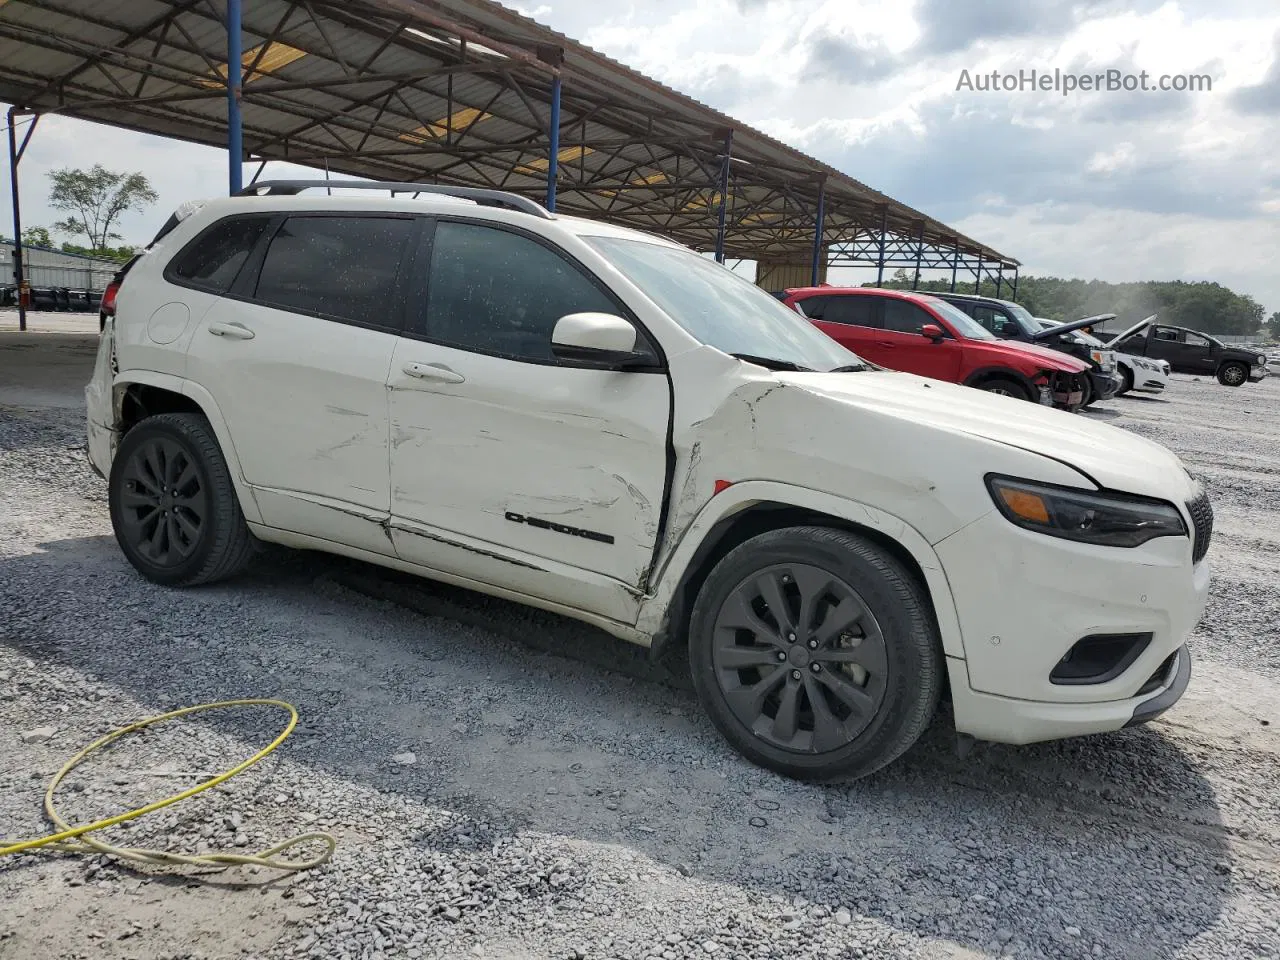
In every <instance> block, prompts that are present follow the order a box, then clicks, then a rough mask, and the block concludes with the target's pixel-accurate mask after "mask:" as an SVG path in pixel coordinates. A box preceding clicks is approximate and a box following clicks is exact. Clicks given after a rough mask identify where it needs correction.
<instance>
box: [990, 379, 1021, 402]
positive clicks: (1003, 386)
mask: <svg viewBox="0 0 1280 960" xmlns="http://www.w3.org/2000/svg"><path fill="white" fill-rule="evenodd" d="M978 389H979V390H985V391H986V392H987V393H994V394H996V395H997V396H1001V397H1013V398H1014V399H1016V400H1030V399H1031V397H1030V396H1029V395H1028V394H1027V391H1026V390H1025V389H1024V388H1023V386H1022V384H1020V383H1018V382H1017V381H1016V380H1006V379H1004V378H1003V377H1000V378H996V379H993V380H985V381H983V382H982V383H980V384H978Z"/></svg>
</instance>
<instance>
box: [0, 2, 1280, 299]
mask: <svg viewBox="0 0 1280 960" xmlns="http://www.w3.org/2000/svg"><path fill="white" fill-rule="evenodd" d="M508 5H509V6H513V7H516V8H517V9H519V10H520V11H521V12H523V13H525V14H528V15H531V16H533V17H534V18H535V19H537V20H539V21H540V22H542V23H545V24H548V25H550V26H552V27H554V28H555V29H557V30H560V31H561V32H563V33H566V34H568V35H569V36H572V37H574V38H576V39H578V40H580V41H581V42H584V43H586V44H587V45H589V46H592V47H594V48H596V49H598V50H601V51H602V52H604V53H607V54H608V55H610V56H612V57H614V58H615V59H617V60H620V61H622V62H623V63H626V64H628V65H629V66H632V67H634V68H636V69H638V70H640V71H642V72H643V73H646V74H648V75H650V76H653V77H655V78H657V79H659V80H661V81H663V82H665V83H667V84H668V85H670V86H673V87H675V88H676V89H679V90H681V91H683V92H685V93H687V94H689V95H691V96H693V97H695V98H697V99H699V100H701V101H703V102H704V103H707V104H709V105H711V106H713V107H716V108H717V109H719V110H722V111H723V112H725V113H728V114H730V115H732V116H734V117H735V118H737V119H739V120H741V121H743V122H744V123H747V124H750V125H751V126H753V127H756V128H757V129H760V130H763V131H765V132H766V133H769V134H772V135H773V136H775V137H778V138H780V139H783V140H785V141H787V142H789V143H791V144H793V145H794V146H796V147H797V148H799V149H801V150H803V151H804V152H806V153H808V154H810V155H812V156H815V157H817V158H818V159H820V160H823V161H825V162H827V163H829V164H831V165H832V166H834V167H837V168H838V169H840V170H843V171H844V172H845V173H848V174H850V175H851V176H853V177H856V178H857V179H859V180H861V181H863V182H864V183H867V184H869V185H870V186H872V187H874V188H875V189H877V190H880V191H882V192H884V193H887V194H889V195H890V196H893V197H895V198H897V199H899V200H901V201H903V202H905V203H908V204H910V205H912V206H914V207H916V208H918V209H920V210H923V211H925V212H926V213H928V214H930V215H931V216H933V217H936V218H937V219H939V220H942V221H943V222H945V223H948V224H951V225H952V226H954V227H956V228H957V229H959V230H960V231H962V232H964V233H966V234H968V235H969V236H971V237H974V238H976V239H979V240H981V241H982V242H984V243H986V244H988V245H990V246H992V247H994V248H995V249H997V250H1000V251H1001V252H1003V253H1005V254H1007V255H1011V256H1013V257H1016V258H1017V259H1019V260H1021V261H1022V262H1023V272H1024V273H1032V274H1040V275H1046V274H1047V275H1053V276H1071V277H1083V278H1085V279H1099V280H1110V281H1131V280H1175V279H1182V280H1216V281H1218V282H1221V283H1223V284H1225V285H1227V286H1229V287H1231V288H1232V289H1235V290H1237V291H1238V292H1240V293H1246V294H1249V295H1251V296H1253V297H1254V298H1255V299H1257V300H1259V301H1260V302H1261V303H1262V304H1263V306H1264V307H1265V309H1266V312H1267V314H1268V315H1270V314H1271V313H1272V312H1274V311H1280V269H1277V267H1276V263H1277V259H1278V255H1280V148H1277V143H1280V2H1278V0H1163V2H1162V0H1037V2H1029V0H611V2H610V3H608V4H602V3H600V2H599V0H523V2H521V3H514V2H509V3H508ZM1033 69H1034V70H1037V71H1038V72H1040V73H1042V74H1043V73H1045V72H1047V73H1048V74H1050V75H1052V74H1053V72H1054V71H1055V70H1057V71H1060V73H1061V74H1071V75H1073V76H1078V75H1090V76H1091V75H1093V74H1096V73H1105V72H1106V71H1107V70H1114V71H1118V72H1119V74H1120V75H1126V74H1131V75H1134V76H1137V75H1138V74H1139V73H1140V72H1142V71H1146V72H1147V74H1148V78H1149V83H1151V84H1153V85H1154V84H1155V83H1157V82H1158V80H1159V78H1160V77H1161V76H1162V75H1169V76H1175V75H1176V76H1178V77H1179V78H1182V77H1186V76H1188V75H1192V74H1195V75H1207V76H1208V77H1209V78H1210V79H1211V86H1212V89H1211V90H1200V91H1195V92H1192V91H1183V92H1175V91H1159V90H1148V91H1141V90H1135V91H1132V92H1126V91H1123V90H1119V91H1107V90H1101V91H1098V90H1090V91H1084V90H1075V91H1073V92H1071V93H1070V94H1067V95H1064V94H1063V92H1061V90H1057V91H1055V90H1048V91H1043V90H1036V89H1020V90H1012V91H1006V90H1003V89H996V90H994V91H993V90H990V89H981V88H982V87H983V86H989V83H987V82H985V78H987V77H989V75H990V74H991V72H992V71H998V72H1000V73H1001V74H1014V75H1017V74H1018V73H1019V71H1026V72H1028V73H1029V72H1030V71H1031V70H1033ZM91 161H100V162H102V163H104V164H105V165H106V166H108V167H111V168H114V169H129V170H134V169H136V170H140V171H142V172H143V173H145V174H146V175H147V176H148V177H149V178H150V179H151V181H152V184H153V186H154V187H155V188H156V190H157V191H158V192H159V194H160V203H159V205H158V207H157V208H156V209H153V210H152V211H151V212H150V213H148V214H146V215H136V214H131V215H129V216H128V217H127V218H126V219H125V221H124V223H123V226H122V230H121V232H122V233H123V234H124V235H125V237H126V239H127V240H130V241H145V240H146V239H148V238H149V237H150V235H151V234H152V233H153V232H154V230H155V228H156V226H157V225H158V223H159V222H160V221H161V220H163V217H164V216H166V215H167V213H168V212H169V211H170V210H171V209H172V208H173V207H176V206H177V205H178V204H180V203H182V202H183V201H185V200H188V199H190V198H192V197H199V196H208V195H210V194H211V193H213V192H217V191H220V190H221V189H223V184H225V182H226V173H225V155H224V154H222V153H221V152H219V151H216V150H213V149H210V148H203V147H197V146H192V145H189V144H182V143H177V142H174V141H166V140H163V139H160V138H156V137H150V136H146V135H143V134H136V133H131V132H128V131H123V130H114V129H110V128H106V127H101V126H98V125H94V124H88V123H85V122H81V121H75V120H69V119H65V118H53V117H47V118H45V119H44V120H42V121H41V124H40V127H39V129H38V130H37V133H36V135H35V137H34V138H33V140H32V143H31V146H30V148H29V149H28V151H27V154H26V156H25V157H24V159H23V162H22V178H23V184H24V189H23V222H24V225H48V224H50V223H52V222H53V221H54V220H55V219H57V218H58V215H57V214H55V213H54V212H53V211H51V210H49V209H48V207H47V205H46V204H45V202H44V201H45V198H46V195H47V172H48V170H50V169H52V168H55V167H59V166H68V165H75V166H88V165H90V162H91ZM0 162H2V161H0ZM6 172H7V171H6ZM287 172H288V168H287V167H286V166H285V165H283V164H273V165H271V166H269V167H268V170H267V174H266V175H267V176H273V175H275V176H279V175H284V174H286V173H287ZM3 193H4V196H3V198H2V199H0V232H3V233H6V234H8V233H11V232H12V230H11V226H10V224H11V214H10V212H9V202H8V196H7V193H8V191H3ZM160 211H164V212H163V214H162V213H160ZM842 279H845V280H861V279H865V278H864V277H862V276H861V275H858V274H855V273H852V272H847V271H840V272H835V273H833V274H832V280H833V281H836V282H840V281H841V280H842Z"/></svg>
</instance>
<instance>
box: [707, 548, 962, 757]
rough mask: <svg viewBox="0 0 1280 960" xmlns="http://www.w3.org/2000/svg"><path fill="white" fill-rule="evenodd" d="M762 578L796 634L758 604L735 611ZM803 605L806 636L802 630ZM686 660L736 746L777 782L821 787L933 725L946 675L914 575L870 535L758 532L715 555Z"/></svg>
mask: <svg viewBox="0 0 1280 960" xmlns="http://www.w3.org/2000/svg"><path fill="white" fill-rule="evenodd" d="M788 571H790V573H788ZM788 576H790V577H791V579H790V580H788V579H787V577H788ZM802 580H803V581H805V582H804V583H802V582H801V581H802ZM761 583H764V584H766V587H765V589H766V590H770V589H771V587H769V586H768V585H769V584H772V585H773V586H774V587H776V588H777V589H778V590H780V591H781V593H777V594H774V596H775V600H776V603H780V604H783V605H785V606H786V608H787V610H786V612H785V614H784V617H785V618H787V620H788V624H789V625H790V624H794V630H795V631H796V632H795V633H794V634H792V633H790V632H789V631H788V630H786V629H785V627H784V628H783V629H782V630H779V629H778V625H779V623H778V621H777V620H773V622H772V623H771V622H770V620H772V619H773V617H774V614H773V613H772V611H773V609H774V605H767V606H765V607H764V608H763V609H764V612H763V613H760V612H759V602H760V601H754V600H748V601H746V602H745V604H744V602H743V600H744V598H746V597H748V596H749V595H751V594H752V593H753V592H754V591H755V589H756V587H757V585H759V584H761ZM814 584H817V585H818V586H817V588H816V589H813V590H808V588H809V587H810V586H811V585H814ZM806 590H808V593H806ZM850 595H852V596H850ZM762 596H763V594H761V597H762ZM804 596H809V597H811V598H816V599H810V601H808V603H805V602H804V601H802V600H801V599H800V598H801V597H804ZM824 597H825V599H824ZM839 597H844V598H848V599H838V598H839ZM832 601H837V602H834V603H833V602H832ZM846 603H849V604H850V605H849V606H847V607H846V606H845V604H846ZM805 609H808V611H809V614H810V615H809V621H810V623H809V627H808V629H807V630H805V629H802V628H801V627H800V625H799V620H800V615H801V614H802V613H803V612H804V610H805ZM744 611H755V613H754V617H755V619H754V620H752V621H751V622H752V624H753V626H751V627H748V628H746V629H745V630H743V629H738V628H737V627H736V623H737V621H738V620H739V619H741V618H742V616H743V612H744ZM841 611H845V612H843V613H842V612H841ZM818 614H821V616H818ZM851 614H856V615H855V616H854V617H853V619H850V617H851ZM751 615H752V614H751V613H750V612H748V613H747V614H746V616H747V617H748V618H750V617H751ZM868 616H869V618H870V619H869V620H868V619H866V618H867V617H868ZM855 626H856V629H857V632H858V633H860V634H861V635H862V636H861V637H854V636H853V631H854V629H855ZM757 627H759V628H760V629H762V630H764V631H769V638H766V637H765V636H764V634H763V633H760V632H757V629H756V628H757ZM806 635H807V639H806ZM821 637H825V639H819V638H821ZM744 640H745V642H744ZM819 644H821V645H820V646H818V645H819ZM788 645H789V646H788ZM784 648H785V649H784ZM864 648H865V649H864ZM779 657H785V658H786V659H787V661H788V662H779V661H778V659H777V658H779ZM748 659H751V660H753V662H752V664H751V665H747V666H741V664H743V663H745V662H746V661H747V660H748ZM864 661H865V662H864ZM689 663H690V671H691V673H692V676H693V684H694V688H695V689H696V690H697V692H698V697H699V699H700V700H701V701H702V704H703V707H704V708H705V709H706V711H707V713H708V714H709V715H710V717H711V720H712V722H713V723H714V724H715V726H716V728H717V729H718V730H719V731H720V732H721V734H723V735H724V737H725V739H727V740H728V741H729V742H730V743H731V744H732V745H733V746H734V747H735V748H736V749H737V750H738V751H739V752H741V753H742V754H743V755H744V756H745V757H746V758H747V759H748V760H750V761H751V762H753V763H756V764H758V765H760V766H762V767H765V768H767V769H769V770H773V771H775V772H776V773H780V774H782V775H784V776H788V777H793V778H796V779H800V780H819V781H821V780H837V779H856V778H859V777H865V776H868V775H870V774H872V773H875V772H876V771H877V770H879V769H881V768H882V767H884V766H886V765H888V764H890V763H892V762H893V761H894V760H896V759H897V758H898V757H900V756H901V755H902V754H903V753H905V752H906V751H907V750H908V749H909V748H910V747H911V746H912V745H913V744H914V743H915V742H916V741H917V740H918V739H919V738H920V736H921V734H923V733H924V731H925V730H926V728H927V727H928V726H929V723H930V721H931V720H932V718H933V715H934V712H935V711H936V709H937V706H938V701H939V697H940V694H941V690H942V685H943V669H944V664H943V656H942V649H941V644H940V642H939V639H938V631H937V626H936V624H935V622H934V618H933V614H932V609H931V607H930V604H929V600H928V597H927V595H926V593H925V591H924V589H923V588H922V586H921V585H920V584H919V583H918V582H917V580H916V579H915V577H914V576H912V574H911V573H909V572H908V571H907V570H906V569H905V568H904V567H903V566H902V564H901V563H900V562H899V561H897V560H896V559H895V558H894V557H893V556H892V555H890V554H889V553H888V552H886V551H885V550H883V549H881V548H880V547H878V546H876V545H875V544H873V543H871V542H870V541H869V540H867V539H865V538H863V537H860V536H858V535H856V534H852V533H848V532H845V531H842V530H834V529H829V528H825V527H790V528H786V529H782V530H775V531H771V532H769V533H764V534H761V535H760V536H757V537H753V538H752V539H750V540H748V541H747V542H746V543H743V544H742V545H741V546H738V547H736V548H735V549H734V550H732V551H730V552H729V553H728V554H727V555H726V556H725V557H724V558H723V559H722V560H720V562H719V563H717V564H716V566H715V568H714V569H713V570H712V571H711V574H710V575H709V576H708V577H707V580H706V582H705V583H704V584H703V586H702V589H701V590H700V591H699V593H698V598H697V601H696V602H695V603H694V607H693V614H692V616H691V618H690V629H689ZM815 664H817V665H816V666H815ZM823 664H826V668H825V670H824V668H823ZM855 667H856V669H855ZM766 668H767V672H766ZM860 674H862V675H864V676H860ZM762 689H766V690H767V691H768V692H767V693H766V694H765V695H763V696H761V695H760V694H759V693H758V691H760V690H762ZM793 690H794V692H793ZM815 698H816V700H815ZM757 700H759V701H760V704H761V706H760V707H759V708H757V707H756V706H755V701H757ZM748 701H750V703H749V704H748ZM864 701H865V702H864ZM788 703H789V704H790V710H789V711H787V712H786V714H785V717H784V705H786V704H788ZM851 704H857V705H858V706H857V707H856V708H855V707H852V706H850V705H851ZM771 706H772V709H773V714H772V715H770V714H769V710H770V707H771ZM757 709H758V710H759V713H758V715H756V714H754V713H752V711H755V710H757ZM846 711H847V713H846ZM744 714H745V715H746V716H748V717H753V716H754V718H755V719H754V722H753V723H752V724H748V723H747V722H746V721H745V720H744V719H743V715H744ZM787 717H789V718H792V719H791V721H790V722H789V723H786V722H784V720H785V718H787ZM780 718H783V719H780ZM829 721H834V723H833V722H829ZM820 726H821V730H822V732H821V733H820V732H819V727H820ZM764 727H768V729H767V730H765V729H764ZM780 727H781V730H782V732H781V733H780V732H779V730H780ZM788 735H789V737H790V739H789V740H787V741H786V743H785V744H784V743H781V742H780V740H781V739H782V738H786V737H787V736H788Z"/></svg>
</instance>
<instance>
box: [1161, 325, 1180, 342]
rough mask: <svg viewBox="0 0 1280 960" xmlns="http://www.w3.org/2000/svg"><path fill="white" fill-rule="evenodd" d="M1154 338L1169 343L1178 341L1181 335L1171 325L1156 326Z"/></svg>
mask: <svg viewBox="0 0 1280 960" xmlns="http://www.w3.org/2000/svg"><path fill="white" fill-rule="evenodd" d="M1156 339H1157V340H1165V341H1167V342H1169V343H1179V342H1181V340H1182V337H1181V335H1180V334H1179V332H1178V331H1177V330H1174V329H1172V328H1171V327H1156Z"/></svg>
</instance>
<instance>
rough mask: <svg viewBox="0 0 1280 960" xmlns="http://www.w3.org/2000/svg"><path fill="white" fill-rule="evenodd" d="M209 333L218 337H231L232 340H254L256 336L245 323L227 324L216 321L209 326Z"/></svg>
mask: <svg viewBox="0 0 1280 960" xmlns="http://www.w3.org/2000/svg"><path fill="white" fill-rule="evenodd" d="M209 332H210V333H212V334H213V335H214V336H217V337H230V338H231V339H232V340H252V339H253V338H254V337H255V336H256V334H255V333H254V332H253V331H252V330H250V329H249V328H248V327H246V326H245V325H244V324H243V323H226V322H224V321H222V320H215V321H214V322H213V323H211V324H209Z"/></svg>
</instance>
